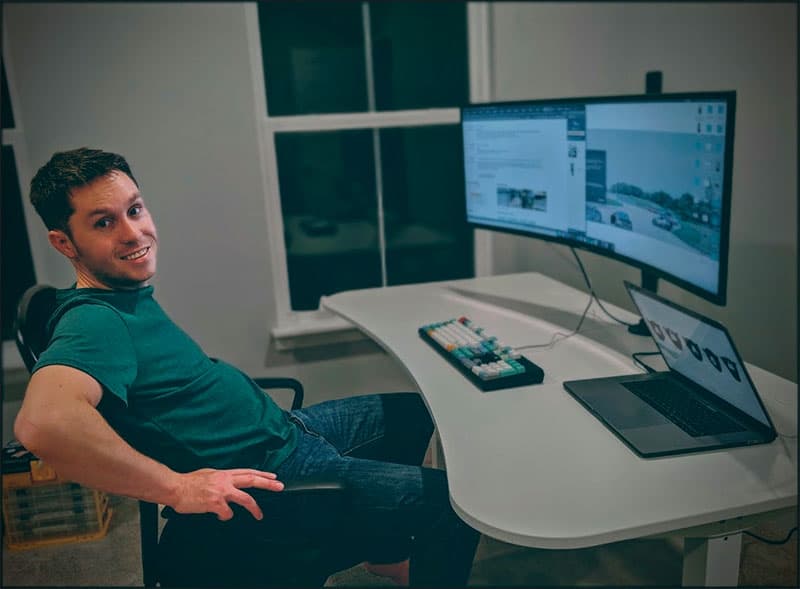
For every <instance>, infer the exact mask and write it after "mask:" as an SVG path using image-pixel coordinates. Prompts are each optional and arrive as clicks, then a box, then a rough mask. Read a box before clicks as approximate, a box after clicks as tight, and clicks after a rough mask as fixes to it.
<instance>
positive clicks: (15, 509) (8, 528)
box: [3, 445, 112, 550]
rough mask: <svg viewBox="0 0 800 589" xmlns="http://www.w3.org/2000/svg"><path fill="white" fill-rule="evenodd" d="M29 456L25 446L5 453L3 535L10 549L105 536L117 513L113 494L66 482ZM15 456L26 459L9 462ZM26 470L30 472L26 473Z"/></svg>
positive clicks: (80, 540) (9, 449) (14, 447)
mask: <svg viewBox="0 0 800 589" xmlns="http://www.w3.org/2000/svg"><path fill="white" fill-rule="evenodd" d="M26 452H27V451H26V450H25V449H24V448H22V447H21V446H19V445H17V446H12V447H11V448H9V447H8V446H7V447H6V448H5V449H4V456H3V458H4V461H3V462H4V464H3V524H4V525H3V532H4V534H3V535H4V536H5V542H6V546H8V548H9V549H11V550H21V549H26V548H35V547H38V546H45V545H48V544H64V543H70V542H83V541H86V540H94V539H97V538H102V537H103V536H105V535H106V533H107V532H108V526H109V524H110V523H111V513H112V510H111V508H110V507H109V505H108V495H107V494H106V493H103V492H102V491H96V490H93V489H88V488H86V487H83V486H81V485H79V484H78V483H73V482H70V481H64V480H62V479H60V478H59V477H58V475H57V474H56V473H55V472H54V471H53V470H52V469H51V468H49V467H48V466H47V465H46V464H44V463H42V462H41V461H39V460H37V459H36V458H35V457H33V456H32V455H30V453H27V454H28V456H27V457H26V456H25V453H26ZM12 453H13V454H15V455H17V458H22V460H9V459H8V458H9V456H10V455H11V454H12ZM26 463H27V464H26ZM23 466H25V467H26V470H22V467H23ZM8 471H17V472H8Z"/></svg>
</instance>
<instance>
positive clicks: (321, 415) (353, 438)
mask: <svg viewBox="0 0 800 589" xmlns="http://www.w3.org/2000/svg"><path fill="white" fill-rule="evenodd" d="M289 418H290V420H291V421H293V422H294V423H295V424H296V425H297V427H298V428H299V429H300V432H301V435H300V436H299V442H298V445H297V448H296V450H295V451H294V452H293V453H292V454H291V455H290V456H289V457H288V458H287V459H286V460H285V461H284V462H283V463H282V464H281V465H280V466H279V467H278V468H277V469H276V470H275V472H276V474H277V475H278V479H279V480H284V481H289V480H302V479H305V478H309V477H314V478H316V477H327V476H331V477H335V478H337V479H340V480H343V481H344V482H345V483H346V484H347V486H348V488H349V489H350V491H349V494H348V500H347V501H346V502H345V503H343V504H336V505H330V504H326V502H325V499H324V497H323V496H318V497H316V498H315V496H314V495H313V494H312V495H311V496H305V497H303V498H302V499H299V500H298V499H294V498H292V499H289V497H290V496H289V495H287V496H284V497H281V494H280V493H258V494H255V493H254V496H256V498H257V499H258V501H259V504H260V505H261V507H262V510H263V511H264V519H263V520H262V522H261V524H262V526H261V527H263V528H267V529H269V530H271V532H270V533H274V534H283V535H289V536H291V535H293V534H297V535H298V536H303V535H309V534H312V535H313V534H321V535H324V534H332V535H334V537H336V538H341V541H342V542H347V543H348V544H349V545H350V546H352V547H353V550H356V551H358V552H359V557H358V559H357V560H355V561H354V562H358V561H359V560H367V561H370V562H373V563H388V562H398V561H401V560H404V559H406V558H409V557H410V559H411V563H410V577H411V579H410V580H411V584H412V585H417V586H434V585H440V586H442V585H444V586H450V587H453V586H463V585H466V583H467V579H468V578H469V574H470V569H471V567H472V559H473V557H474V554H475V548H476V546H477V543H478V539H479V537H480V535H479V534H478V532H476V531H475V530H473V529H472V528H470V527H469V526H468V525H466V524H465V523H464V522H463V521H462V520H461V519H460V518H459V517H458V516H457V515H456V514H455V512H454V511H453V509H452V507H451V506H450V499H449V493H448V488H447V477H446V473H445V472H444V471H443V470H437V469H432V468H424V467H421V466H419V465H420V464H421V463H422V460H423V458H424V456H425V451H426V449H427V446H428V443H429V440H430V437H431V434H432V432H433V423H432V421H431V418H430V415H429V414H428V411H427V409H426V407H425V405H424V403H423V402H422V400H421V398H420V397H419V395H417V394H416V393H393V394H384V395H365V396H360V397H351V398H347V399H341V400H334V401H327V402H324V403H320V404H317V405H313V406H310V407H308V408H304V409H301V410H295V411H292V412H290V414H289Z"/></svg>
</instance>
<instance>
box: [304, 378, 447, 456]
mask: <svg viewBox="0 0 800 589" xmlns="http://www.w3.org/2000/svg"><path fill="white" fill-rule="evenodd" d="M292 416H293V419H295V420H296V421H299V422H300V427H301V428H303V429H304V430H306V431H307V432H308V433H310V434H311V435H318V436H321V437H323V438H324V439H325V440H327V441H328V442H329V443H330V444H331V445H332V446H333V447H334V448H336V450H337V451H338V452H339V453H340V454H341V455H343V456H354V457H361V458H373V459H377V460H387V461H390V462H400V463H403V464H420V463H421V462H422V458H423V456H424V454H425V450H426V449H427V446H428V442H429V441H430V437H431V434H432V433H433V421H432V420H431V417H430V414H429V413H428V410H427V408H426V407H425V404H424V403H423V401H422V398H421V397H420V396H419V394H417V393H388V394H378V395H362V396H356V397H348V398H345V399H337V400H333V401H325V402H323V403H318V404H316V405H312V406H310V407H308V408H305V409H300V410H296V411H293V412H292Z"/></svg>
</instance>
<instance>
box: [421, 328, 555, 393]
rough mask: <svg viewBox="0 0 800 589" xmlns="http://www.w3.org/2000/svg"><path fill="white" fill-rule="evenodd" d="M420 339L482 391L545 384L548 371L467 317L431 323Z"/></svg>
mask: <svg viewBox="0 0 800 589" xmlns="http://www.w3.org/2000/svg"><path fill="white" fill-rule="evenodd" d="M418 331H419V335H420V337H421V338H422V339H424V340H425V341H426V342H428V343H429V344H430V345H431V346H432V347H433V348H435V349H436V350H438V351H439V353H440V354H442V356H444V357H445V358H446V359H447V360H448V362H450V363H451V364H452V365H453V366H455V367H456V368H457V369H458V370H459V371H460V372H461V373H462V374H463V375H464V376H466V377H467V378H468V379H469V380H471V381H472V382H473V383H474V384H475V385H476V386H477V387H478V388H479V389H481V390H482V391H494V390H497V389H505V388H510V387H518V386H523V385H529V384H539V383H540V382H542V380H544V371H543V370H542V369H541V368H540V367H539V366H537V365H536V364H534V363H533V362H531V361H530V360H528V359H527V358H525V357H523V356H522V355H521V354H520V353H519V352H517V351H515V350H512V349H511V348H510V347H508V346H506V345H504V344H502V343H501V342H499V341H497V338H496V337H490V336H487V335H486V334H485V333H484V331H483V328H480V327H477V326H476V325H475V324H473V323H472V321H470V320H469V319H467V318H466V317H459V318H458V319H448V320H447V321H439V322H437V323H430V324H428V325H423V326H422V327H420V328H419V330H418Z"/></svg>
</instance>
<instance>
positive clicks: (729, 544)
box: [322, 273, 797, 585]
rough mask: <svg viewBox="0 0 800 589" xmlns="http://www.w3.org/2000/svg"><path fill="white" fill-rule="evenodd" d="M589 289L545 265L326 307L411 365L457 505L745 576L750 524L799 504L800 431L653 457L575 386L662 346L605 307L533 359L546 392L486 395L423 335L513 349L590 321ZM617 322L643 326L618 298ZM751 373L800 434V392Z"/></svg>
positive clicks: (508, 522)
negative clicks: (437, 332)
mask: <svg viewBox="0 0 800 589" xmlns="http://www.w3.org/2000/svg"><path fill="white" fill-rule="evenodd" d="M588 300H589V299H588V295H587V294H585V293H582V292H580V291H578V290H576V289H573V288H571V287H568V286H566V285H564V284H562V283H560V282H557V281H555V280H552V279H550V278H547V277H545V276H543V275H540V274H536V273H527V274H515V275H507V276H495V277H487V278H477V279H470V280H457V281H449V282H439V283H431V284H421V285H408V286H396V287H390V288H383V289H381V288H377V289H366V290H359V291H350V292H344V293H339V294H336V295H334V296H331V297H325V298H323V300H322V305H323V307H325V308H327V309H329V310H331V311H333V312H335V313H337V314H339V315H341V316H342V317H344V318H345V319H348V320H350V321H351V322H353V323H354V324H355V325H356V326H358V327H359V328H360V329H362V330H363V331H364V332H365V333H366V334H368V335H369V336H370V337H371V338H373V339H374V340H375V341H377V342H378V343H380V344H381V345H382V346H383V347H384V348H385V349H386V350H387V351H388V352H389V353H390V354H392V355H393V356H394V357H396V358H397V359H398V360H399V361H400V362H401V363H402V365H403V366H404V367H405V368H406V369H407V370H408V372H409V374H410V375H411V377H412V378H413V379H414V381H415V382H416V383H417V385H418V386H419V390H420V391H421V393H422V395H423V397H424V399H425V402H426V403H427V406H428V409H429V410H430V412H431V415H432V417H433V420H434V422H435V424H436V428H437V430H438V432H439V438H440V440H441V449H442V453H443V456H444V461H445V464H446V468H447V478H448V481H449V484H450V498H451V503H452V505H453V507H454V508H455V510H456V511H457V513H458V514H459V515H460V516H461V517H462V518H463V519H464V520H465V521H466V522H467V523H469V524H470V525H471V526H473V527H474V528H476V529H477V530H479V531H481V532H482V533H485V534H487V535H489V536H492V537H494V538H497V539H499V540H502V541H506V542H511V543H514V544H519V545H523V546H531V547H536V548H582V547H588V546H596V545H600V544H605V543H609V542H617V541H620V540H628V539H632V538H641V537H645V536H654V535H664V534H668V533H669V534H677V535H680V536H683V537H684V538H686V540H685V543H684V578H683V581H684V584H685V585H697V584H710V585H727V584H731V585H735V584H736V582H737V579H738V563H739V551H740V546H741V534H740V531H741V530H743V529H746V528H748V527H751V526H752V525H754V523H755V522H756V521H758V518H763V517H770V516H771V517H774V516H775V515H777V514H780V513H782V512H785V511H787V510H791V509H793V508H795V507H796V505H797V440H796V439H790V438H785V437H780V438H778V439H777V440H776V441H775V442H773V443H772V444H769V445H761V446H753V447H746V448H738V449H733V450H723V451H712V452H707V453H700V454H692V455H688V456H681V457H665V458H657V459H648V460H646V459H642V458H639V457H638V456H636V455H635V454H634V453H633V452H632V451H631V450H630V449H628V448H627V447H626V446H625V445H624V444H623V443H622V442H620V441H619V440H618V439H617V438H616V436H614V435H613V434H612V433H611V432H610V431H609V430H607V429H606V428H605V427H604V426H603V425H602V424H601V423H600V421H598V420H597V419H596V418H595V417H593V416H592V415H590V414H589V413H588V412H587V411H586V410H585V409H584V408H583V407H582V406H580V405H579V404H578V402H577V401H575V400H574V399H573V398H572V397H571V396H570V395H569V394H568V393H567V392H566V391H565V390H564V388H563V386H562V382H563V381H565V380H569V379H576V378H589V377H594V376H611V375H615V374H620V373H625V372H639V371H640V369H639V368H638V367H636V366H635V365H634V363H633V361H632V360H631V358H630V353H631V352H635V351H644V350H655V349H656V348H655V345H654V343H653V342H652V340H651V339H650V338H644V337H640V336H634V335H631V334H629V333H628V332H627V331H626V329H625V327H624V326H621V325H619V324H617V323H614V322H613V321H611V320H610V319H608V318H607V317H606V316H605V315H604V314H603V313H602V311H601V310H600V309H599V308H598V307H597V305H596V304H595V305H593V306H592V308H591V310H590V312H589V315H588V316H587V318H586V320H585V321H584V325H583V327H582V329H581V331H580V333H579V334H578V335H575V336H572V337H570V338H568V339H565V340H561V341H559V342H557V343H556V344H555V345H554V346H553V347H552V348H550V349H533V350H528V351H526V352H524V354H525V356H527V357H528V358H529V359H531V360H532V361H534V362H536V363H537V364H539V365H540V366H541V367H542V368H543V369H544V371H545V380H544V382H543V383H542V384H540V385H533V386H527V387H518V388H515V389H504V390H499V391H493V392H482V391H480V390H479V389H478V388H477V387H475V386H474V385H472V383H470V382H469V381H468V380H467V379H466V378H465V377H464V376H462V375H461V374H460V373H459V372H458V371H457V370H456V369H455V368H453V367H452V366H451V365H450V364H448V363H447V362H446V361H445V360H444V359H442V358H441V357H440V356H439V355H438V354H437V353H436V352H435V351H434V350H433V349H432V348H430V347H429V346H428V344H427V343H425V342H424V341H422V340H421V339H420V337H419V335H418V334H417V328H418V327H420V326H421V325H424V324H426V323H431V322H434V321H439V320H444V319H448V318H451V317H457V316H460V315H466V316H468V317H469V318H471V319H472V320H473V321H474V322H475V323H476V324H478V325H480V326H482V327H484V328H485V329H486V331H487V333H489V334H490V335H495V336H497V337H498V338H499V339H500V340H501V341H503V342H505V343H506V344H508V345H510V346H513V347H520V346H525V345H530V344H537V343H546V342H548V341H549V340H550V338H551V336H552V334H553V333H555V332H557V331H559V332H564V333H567V332H569V331H571V330H572V328H574V326H575V325H577V322H578V319H579V317H580V315H581V313H582V312H583V309H584V308H585V306H586V304H587V302H588ZM605 306H606V308H608V309H609V310H610V311H611V312H612V313H614V314H615V315H616V316H617V317H620V318H622V319H624V320H626V321H634V320H635V319H638V318H637V317H635V316H634V315H632V314H631V313H629V312H627V311H625V310H623V309H621V308H619V307H616V306H614V305H610V304H607V303H605ZM747 367H748V370H749V371H750V374H751V376H752V378H753V381H754V382H755V385H756V387H757V388H758V389H759V391H760V392H761V394H762V397H763V398H764V402H765V404H766V405H767V409H768V410H769V411H770V415H771V417H772V419H773V421H774V422H775V425H776V428H777V429H778V431H779V432H780V433H781V434H788V435H796V432H797V421H796V416H797V385H796V384H795V383H792V382H790V381H788V380H786V379H783V378H780V377H778V376H776V375H774V374H771V373H768V372H766V371H764V370H761V369H759V368H757V367H755V366H752V365H750V364H748V365H747Z"/></svg>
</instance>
